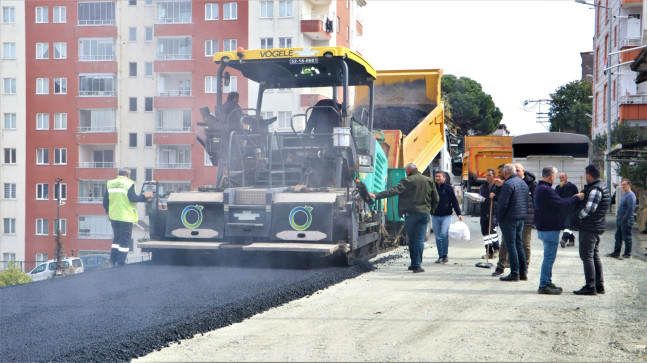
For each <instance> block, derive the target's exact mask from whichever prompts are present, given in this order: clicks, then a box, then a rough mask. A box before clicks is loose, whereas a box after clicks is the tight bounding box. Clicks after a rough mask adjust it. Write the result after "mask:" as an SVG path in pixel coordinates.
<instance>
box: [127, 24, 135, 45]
mask: <svg viewBox="0 0 647 363" xmlns="http://www.w3.org/2000/svg"><path fill="white" fill-rule="evenodd" d="M128 41H129V42H136V41H137V28H136V27H131V28H128Z"/></svg>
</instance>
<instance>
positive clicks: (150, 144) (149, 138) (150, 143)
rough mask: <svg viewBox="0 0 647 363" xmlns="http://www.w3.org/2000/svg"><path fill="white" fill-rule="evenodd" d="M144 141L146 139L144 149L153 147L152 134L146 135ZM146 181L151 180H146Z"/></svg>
mask: <svg viewBox="0 0 647 363" xmlns="http://www.w3.org/2000/svg"><path fill="white" fill-rule="evenodd" d="M144 139H145V141H144V147H153V134H151V133H150V132H147V133H145V134H144ZM146 180H150V179H146Z"/></svg>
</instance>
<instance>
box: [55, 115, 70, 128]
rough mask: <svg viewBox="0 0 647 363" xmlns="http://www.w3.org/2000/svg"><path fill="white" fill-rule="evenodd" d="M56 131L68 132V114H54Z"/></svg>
mask: <svg viewBox="0 0 647 363" xmlns="http://www.w3.org/2000/svg"><path fill="white" fill-rule="evenodd" d="M54 130H67V114H66V113H55V114H54Z"/></svg>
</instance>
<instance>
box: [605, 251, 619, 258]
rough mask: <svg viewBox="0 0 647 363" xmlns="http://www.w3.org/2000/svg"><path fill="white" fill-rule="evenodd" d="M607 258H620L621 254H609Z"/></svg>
mask: <svg viewBox="0 0 647 363" xmlns="http://www.w3.org/2000/svg"><path fill="white" fill-rule="evenodd" d="M607 257H611V258H618V257H620V254H619V253H615V252H612V253H607Z"/></svg>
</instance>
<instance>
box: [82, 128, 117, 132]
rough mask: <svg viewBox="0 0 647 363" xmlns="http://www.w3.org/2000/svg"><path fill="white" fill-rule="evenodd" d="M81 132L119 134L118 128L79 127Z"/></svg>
mask: <svg viewBox="0 0 647 363" xmlns="http://www.w3.org/2000/svg"><path fill="white" fill-rule="evenodd" d="M78 130H79V132H84V133H92V132H117V126H79V129H78Z"/></svg>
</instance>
